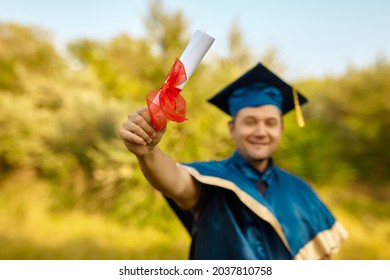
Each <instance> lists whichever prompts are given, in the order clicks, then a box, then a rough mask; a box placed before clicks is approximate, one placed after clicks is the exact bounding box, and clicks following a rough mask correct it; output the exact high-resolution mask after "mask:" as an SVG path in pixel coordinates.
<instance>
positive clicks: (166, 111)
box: [146, 58, 187, 131]
mask: <svg viewBox="0 0 390 280" xmlns="http://www.w3.org/2000/svg"><path fill="white" fill-rule="evenodd" d="M186 80H187V75H186V72H185V69H184V65H183V63H182V62H181V61H180V60H179V59H178V58H176V60H175V63H174V64H173V66H172V68H171V70H170V71H169V74H168V77H167V80H166V81H165V83H164V84H163V85H162V86H161V88H160V89H159V90H157V91H152V92H150V93H148V95H147V96H146V102H147V104H148V109H149V114H150V118H151V120H152V124H153V126H154V128H155V129H156V130H157V131H161V130H162V129H163V128H164V127H165V125H166V124H167V121H168V120H171V121H175V122H183V121H185V120H186V117H185V115H186V101H185V100H184V98H183V97H182V96H181V95H180V92H181V89H180V88H177V86H179V85H181V84H182V83H184V82H185V81H186Z"/></svg>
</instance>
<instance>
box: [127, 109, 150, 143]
mask: <svg viewBox="0 0 390 280" xmlns="http://www.w3.org/2000/svg"><path fill="white" fill-rule="evenodd" d="M129 120H130V121H132V122H134V123H136V124H138V125H139V126H140V127H141V128H142V129H143V130H144V131H145V132H146V133H147V134H148V135H149V137H150V138H154V137H155V136H156V131H155V130H154V128H153V126H152V124H151V120H150V115H149V110H148V108H147V107H140V108H138V109H137V111H136V113H134V114H131V115H129Z"/></svg>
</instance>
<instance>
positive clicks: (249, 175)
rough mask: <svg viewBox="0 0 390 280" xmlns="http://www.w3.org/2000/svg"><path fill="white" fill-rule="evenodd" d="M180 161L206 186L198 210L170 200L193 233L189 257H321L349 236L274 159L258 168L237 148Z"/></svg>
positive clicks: (301, 181) (311, 192)
mask: <svg viewBox="0 0 390 280" xmlns="http://www.w3.org/2000/svg"><path fill="white" fill-rule="evenodd" d="M182 166H183V167H184V168H186V169H187V170H188V171H189V172H190V174H191V175H192V176H193V177H194V178H195V179H196V180H198V181H199V182H201V183H202V184H203V185H204V187H203V190H202V192H203V193H202V198H201V203H200V205H199V208H198V209H197V210H196V214H194V212H191V211H185V210H182V209H180V208H179V207H178V206H177V205H176V204H175V202H174V201H172V200H170V199H168V202H169V204H170V205H171V207H172V208H173V210H174V211H175V213H176V214H177V215H178V217H179V218H180V220H181V221H182V222H183V224H184V225H185V227H186V228H187V230H188V231H189V233H190V234H191V237H192V243H191V249H190V259H221V260H223V259H240V260H246V259H272V260H275V259H321V258H323V257H326V256H331V255H332V254H334V253H335V252H337V250H338V249H339V247H340V245H341V243H342V242H343V241H344V240H345V239H346V237H347V231H346V230H345V229H344V227H343V226H342V225H341V224H340V223H339V222H338V221H337V220H336V219H335V218H334V216H333V215H332V213H331V212H330V211H329V209H328V208H327V207H326V206H325V205H324V203H323V202H322V201H321V200H320V199H319V198H318V196H317V195H316V193H315V192H314V191H313V190H312V188H311V187H310V186H309V185H308V184H307V183H306V182H304V181H303V180H302V179H300V178H298V177H297V176H295V175H292V174H290V173H288V172H286V171H284V170H282V169H280V168H278V167H276V166H274V165H273V164H272V161H271V164H270V165H269V167H268V168H267V170H266V171H265V172H264V173H260V172H258V171H257V170H255V169H254V168H252V167H251V166H250V165H249V163H248V162H247V161H246V160H245V159H244V158H242V157H241V156H240V154H239V153H238V152H237V151H236V152H234V154H233V155H232V156H231V157H230V158H228V159H226V160H222V161H209V162H194V163H189V164H183V165H182ZM259 179H260V180H261V181H263V182H264V183H266V185H267V189H266V192H265V194H264V196H263V195H262V194H261V193H260V192H259V190H258V188H257V183H258V181H259Z"/></svg>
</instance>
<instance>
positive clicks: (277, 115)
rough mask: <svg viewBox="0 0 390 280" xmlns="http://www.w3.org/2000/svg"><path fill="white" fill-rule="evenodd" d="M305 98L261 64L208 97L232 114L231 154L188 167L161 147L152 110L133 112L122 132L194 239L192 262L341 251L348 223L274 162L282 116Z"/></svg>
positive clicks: (312, 256) (298, 256) (320, 256)
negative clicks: (345, 226) (194, 260)
mask: <svg viewBox="0 0 390 280" xmlns="http://www.w3.org/2000/svg"><path fill="white" fill-rule="evenodd" d="M306 101H307V100H306V98H305V97H304V96H302V94H300V93H299V92H297V91H295V90H294V89H293V88H292V87H291V86H289V85H288V84H287V83H285V82H284V81H283V80H281V79H280V78H279V77H278V76H276V75H275V74H274V73H272V72H271V71H270V70H269V69H267V68H266V67H264V66H263V65H262V64H257V65H256V66H255V67H254V68H252V69H250V70H249V71H248V72H246V73H244V75H242V76H241V77H239V78H238V79H237V80H236V81H234V82H232V83H231V84H229V85H228V86H227V87H225V88H224V89H223V90H221V91H220V92H219V93H218V94H217V95H215V96H214V97H212V98H211V99H210V100H209V102H210V103H212V104H214V105H216V106H217V107H218V108H220V109H221V110H222V111H224V112H225V113H227V114H229V115H231V116H232V120H231V121H230V122H229V123H228V128H229V132H230V135H231V138H232V140H233V141H234V143H235V145H236V149H235V151H234V152H233V154H232V155H231V156H230V157H229V158H227V159H225V160H221V161H208V162H193V163H188V164H179V163H176V161H175V160H174V159H172V158H171V157H170V156H168V155H166V154H165V153H163V152H162V151H161V150H160V149H159V148H158V143H159V142H160V140H161V138H162V136H163V135H164V133H165V131H162V132H155V130H154V129H153V127H152V125H151V122H150V116H149V113H148V110H147V108H140V109H138V110H137V112H135V113H133V114H130V115H129V117H128V119H127V121H126V122H125V123H124V124H123V126H122V128H121V129H120V135H121V137H122V138H123V140H124V143H125V145H126V147H127V148H128V149H129V151H131V152H132V153H133V154H135V155H136V157H137V159H138V162H139V165H140V167H141V170H142V172H143V173H144V175H145V177H146V178H147V180H148V181H149V182H150V183H151V185H152V186H153V187H154V188H156V189H157V190H159V191H161V192H162V193H163V194H164V195H165V197H166V198H167V200H168V202H169V204H170V205H171V207H172V208H173V210H174V211H175V212H176V214H177V215H178V217H179V218H180V220H181V221H182V222H183V224H184V225H185V227H186V228H187V230H188V232H189V233H190V234H191V237H192V244H191V250H190V258H191V259H326V258H330V257H331V256H332V255H333V254H335V253H336V252H337V251H338V249H339V247H340V246H341V244H342V242H343V241H344V240H345V238H346V237H347V232H346V231H345V229H344V228H343V226H342V225H341V224H340V223H339V222H338V221H337V220H336V219H335V218H334V216H333V215H332V213H331V212H330V211H329V210H328V208H327V207H326V206H325V205H324V203H323V202H322V201H321V200H320V199H319V197H318V196H317V195H316V194H315V192H314V191H313V190H312V188H311V187H310V186H309V185H308V184H307V183H306V182H304V181H303V180H302V179H301V178H298V177H297V176H295V175H293V174H291V173H288V172H286V171H284V170H282V169H280V168H278V167H277V166H275V165H274V163H273V161H272V155H273V153H274V152H275V151H276V150H277V148H278V146H279V144H280V141H281V137H282V134H283V120H282V117H283V114H285V113H287V112H289V111H291V110H293V109H294V108H296V107H297V108H296V109H300V107H299V106H300V104H303V103H305V102H306ZM286 160H288V159H286Z"/></svg>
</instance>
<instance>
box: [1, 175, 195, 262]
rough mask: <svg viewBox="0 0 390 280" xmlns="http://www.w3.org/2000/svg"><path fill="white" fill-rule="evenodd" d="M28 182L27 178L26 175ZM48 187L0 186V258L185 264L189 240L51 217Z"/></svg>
mask: <svg viewBox="0 0 390 280" xmlns="http://www.w3.org/2000/svg"><path fill="white" fill-rule="evenodd" d="M27 177H28V176H27ZM51 202H52V198H51V197H50V192H49V186H48V185H46V184H45V183H42V182H39V181H34V180H31V178H26V177H24V178H23V177H13V178H9V179H8V180H7V181H6V182H5V183H3V184H2V185H1V187H0V205H1V208H0V259H23V260H26V259H41V260H42V259H72V260H79V259H98V260H100V259H102V260H106V259H130V260H131V259H186V258H187V255H188V246H189V237H188V234H187V233H186V232H185V230H184V229H183V228H182V226H181V225H180V224H179V222H178V223H177V224H175V225H174V228H173V229H172V230H171V231H170V232H164V231H161V230H159V229H156V228H151V227H149V228H148V227H146V228H134V227H126V226H124V225H122V224H119V223H117V222H114V221H113V220H111V219H109V218H108V217H104V216H101V215H98V214H86V213H85V212H80V211H71V212H61V213H52V212H51V211H50V206H51Z"/></svg>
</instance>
